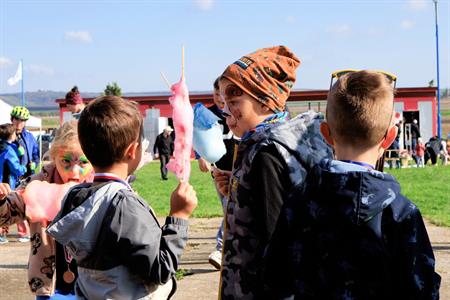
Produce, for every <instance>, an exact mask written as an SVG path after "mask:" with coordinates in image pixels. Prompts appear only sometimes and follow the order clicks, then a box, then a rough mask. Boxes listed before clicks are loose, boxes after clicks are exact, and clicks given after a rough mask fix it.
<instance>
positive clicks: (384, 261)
mask: <svg viewBox="0 0 450 300" xmlns="http://www.w3.org/2000/svg"><path fill="white" fill-rule="evenodd" d="M287 207H288V208H287V210H288V211H289V212H288V213H287V214H286V215H287V216H289V218H288V222H289V235H288V236H289V237H291V238H292V240H291V241H290V250H291V258H290V259H291V260H292V265H293V270H294V278H295V287H296V291H295V299H342V300H344V299H345V300H359V299H361V300H371V299H373V300H375V299H409V300H410V299H439V285H440V276H439V275H438V274H437V273H435V271H434V267H435V259H434V255H433V250H432V248H431V244H430V241H429V239H428V234H427V231H426V229H425V226H424V223H423V220H422V216H421V214H420V211H419V209H418V208H417V207H416V206H415V205H414V204H413V203H412V202H411V201H409V200H408V199H407V198H406V197H404V196H403V195H401V194H400V185H399V184H398V182H397V181H396V180H395V179H394V178H393V177H392V176H391V175H389V174H385V173H381V172H378V171H368V170H367V169H365V168H363V167H361V166H357V165H354V164H349V163H344V162H340V161H335V160H333V161H331V160H324V161H323V162H322V163H321V164H320V165H318V166H316V167H315V168H314V169H313V170H312V171H311V172H310V174H309V175H308V178H307V180H306V184H305V185H304V187H302V188H299V189H297V190H296V191H294V192H293V193H292V197H291V198H290V199H289V200H288V201H287Z"/></svg>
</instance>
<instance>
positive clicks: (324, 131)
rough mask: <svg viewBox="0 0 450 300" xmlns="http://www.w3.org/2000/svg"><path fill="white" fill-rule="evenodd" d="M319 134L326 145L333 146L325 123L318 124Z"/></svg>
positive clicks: (328, 127)
mask: <svg viewBox="0 0 450 300" xmlns="http://www.w3.org/2000/svg"><path fill="white" fill-rule="evenodd" d="M320 133H321V134H322V136H323V138H324V139H325V141H326V142H327V143H328V145H330V146H333V144H334V143H333V139H332V138H331V132H330V126H329V125H328V123H327V122H325V121H323V122H322V123H320Z"/></svg>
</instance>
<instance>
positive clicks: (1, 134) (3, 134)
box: [0, 124, 16, 141]
mask: <svg viewBox="0 0 450 300" xmlns="http://www.w3.org/2000/svg"><path fill="white" fill-rule="evenodd" d="M14 131H16V128H15V127H14V125H13V124H2V125H0V139H2V140H5V141H7V140H9V139H10V138H11V136H12V135H13V134H14Z"/></svg>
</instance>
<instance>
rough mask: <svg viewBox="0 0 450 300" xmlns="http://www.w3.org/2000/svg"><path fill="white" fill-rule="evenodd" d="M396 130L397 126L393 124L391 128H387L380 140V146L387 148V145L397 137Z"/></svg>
mask: <svg viewBox="0 0 450 300" xmlns="http://www.w3.org/2000/svg"><path fill="white" fill-rule="evenodd" d="M397 131H398V127H397V126H395V125H392V127H391V128H389V130H388V132H387V133H386V135H385V137H384V138H383V141H382V142H381V145H380V146H381V148H383V149H387V148H389V146H390V145H391V144H392V143H393V142H394V140H395V138H396V137H397Z"/></svg>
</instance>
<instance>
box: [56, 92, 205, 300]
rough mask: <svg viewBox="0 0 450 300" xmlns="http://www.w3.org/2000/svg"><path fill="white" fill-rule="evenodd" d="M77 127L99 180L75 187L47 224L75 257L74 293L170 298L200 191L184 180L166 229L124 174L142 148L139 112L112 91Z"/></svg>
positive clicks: (68, 254) (92, 106) (175, 194)
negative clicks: (53, 218)
mask: <svg viewBox="0 0 450 300" xmlns="http://www.w3.org/2000/svg"><path fill="white" fill-rule="evenodd" d="M78 132H79V139H80V144H81V147H82V149H83V151H84V153H85V154H86V156H87V157H88V159H89V160H90V162H91V163H92V165H93V167H94V170H95V172H96V173H95V178H94V182H93V183H88V184H81V185H78V186H75V187H74V188H73V189H72V190H70V191H69V193H68V194H67V195H66V198H65V200H64V201H63V204H62V208H61V211H60V212H59V214H58V215H57V217H56V218H55V220H54V221H53V222H52V223H51V224H50V225H49V227H48V229H47V231H48V233H49V234H50V235H51V236H53V237H54V238H55V239H56V240H57V241H58V242H59V243H61V244H62V245H64V246H65V252H66V253H65V256H66V260H67V261H70V260H71V259H75V260H76V261H77V264H78V276H79V277H78V279H77V282H76V285H75V292H76V295H77V297H78V298H81V299H150V298H151V299H167V298H170V296H171V295H173V293H174V291H175V284H174V279H173V275H174V274H175V272H176V270H177V268H178V262H179V258H180V256H181V254H182V251H183V249H184V247H185V245H186V241H187V228H188V222H187V219H188V217H189V216H190V214H191V213H192V211H193V209H194V208H195V207H196V205H197V198H196V195H195V191H194V190H193V189H192V187H191V186H190V185H189V184H187V183H180V184H179V186H178V187H177V188H176V189H175V190H174V192H173V193H172V195H171V199H170V203H171V209H170V214H169V216H168V217H167V218H166V222H165V224H164V226H163V227H162V228H161V227H160V225H159V224H158V221H157V219H156V216H155V214H154V213H153V210H152V209H151V208H150V207H149V206H148V205H147V204H146V202H145V201H144V200H143V199H141V198H140V197H138V196H137V195H136V194H135V193H134V192H133V190H132V189H131V187H130V186H129V185H128V183H127V182H126V178H127V177H128V175H130V174H131V173H133V171H135V170H136V168H137V166H138V164H139V161H140V159H141V153H142V149H141V148H142V144H141V139H142V134H143V127H142V116H141V114H140V112H139V110H138V109H137V107H136V105H135V104H133V103H131V102H128V101H126V100H123V99H122V98H120V97H114V96H105V97H100V98H97V99H96V100H94V101H93V102H92V103H90V104H89V105H88V106H87V107H86V108H85V109H84V110H83V112H82V114H81V116H80V121H79V125H78ZM66 273H67V274H66ZM66 273H65V274H64V276H67V277H70V276H71V274H70V272H69V271H68V272H66ZM152 297H155V298H152Z"/></svg>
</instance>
